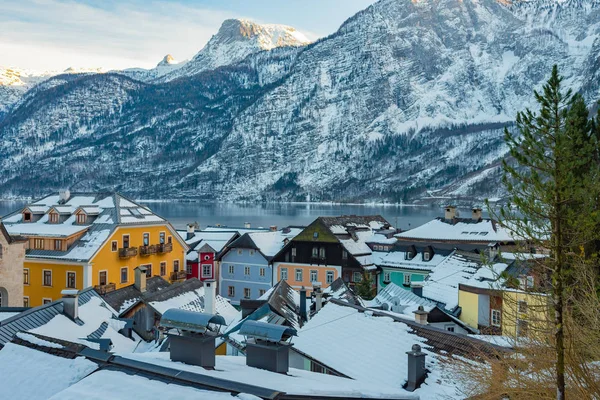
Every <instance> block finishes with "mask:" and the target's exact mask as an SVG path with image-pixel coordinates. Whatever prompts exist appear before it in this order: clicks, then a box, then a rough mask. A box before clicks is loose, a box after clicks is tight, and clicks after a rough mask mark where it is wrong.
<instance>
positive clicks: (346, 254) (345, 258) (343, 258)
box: [342, 250, 348, 260]
mask: <svg viewBox="0 0 600 400" xmlns="http://www.w3.org/2000/svg"><path fill="white" fill-rule="evenodd" d="M347 259H348V252H347V251H346V250H342V260H347Z"/></svg>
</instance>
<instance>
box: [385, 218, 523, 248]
mask: <svg viewBox="0 0 600 400" xmlns="http://www.w3.org/2000/svg"><path fill="white" fill-rule="evenodd" d="M396 237H397V238H400V239H415V240H443V241H470V242H513V241H515V238H514V237H513V235H512V234H511V232H510V231H509V230H508V229H506V228H504V227H503V226H501V225H500V224H499V223H497V222H495V221H493V220H491V219H481V220H480V221H473V220H469V219H459V220H452V221H448V220H446V219H444V218H436V219H434V220H432V221H429V222H427V223H426V224H423V225H421V226H418V227H416V228H413V229H410V230H408V231H405V232H401V233H398V234H396Z"/></svg>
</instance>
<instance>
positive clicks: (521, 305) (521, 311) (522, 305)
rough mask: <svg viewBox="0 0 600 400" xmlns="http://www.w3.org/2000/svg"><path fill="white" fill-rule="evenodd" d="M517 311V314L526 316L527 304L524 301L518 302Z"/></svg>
mask: <svg viewBox="0 0 600 400" xmlns="http://www.w3.org/2000/svg"><path fill="white" fill-rule="evenodd" d="M517 311H518V312H519V314H527V302H526V301H525V300H519V302H518V303H517Z"/></svg>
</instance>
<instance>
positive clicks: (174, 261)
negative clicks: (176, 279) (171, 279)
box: [173, 260, 179, 272]
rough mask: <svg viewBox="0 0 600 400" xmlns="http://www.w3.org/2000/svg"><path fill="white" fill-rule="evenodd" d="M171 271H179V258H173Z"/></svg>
mask: <svg viewBox="0 0 600 400" xmlns="http://www.w3.org/2000/svg"><path fill="white" fill-rule="evenodd" d="M173 272H179V260H173Z"/></svg>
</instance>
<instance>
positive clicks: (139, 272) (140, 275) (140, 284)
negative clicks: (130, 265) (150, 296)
mask: <svg viewBox="0 0 600 400" xmlns="http://www.w3.org/2000/svg"><path fill="white" fill-rule="evenodd" d="M133 272H134V273H135V281H134V283H133V287H135V288H136V289H137V290H139V291H140V292H142V293H144V292H145V291H146V267H144V266H143V265H140V266H139V267H137V268H136V269H134V270H133Z"/></svg>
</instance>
